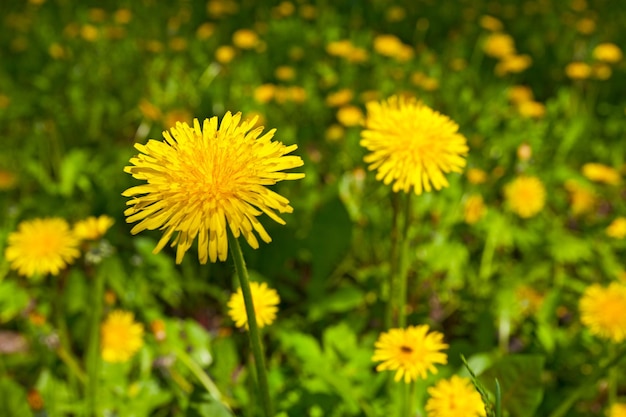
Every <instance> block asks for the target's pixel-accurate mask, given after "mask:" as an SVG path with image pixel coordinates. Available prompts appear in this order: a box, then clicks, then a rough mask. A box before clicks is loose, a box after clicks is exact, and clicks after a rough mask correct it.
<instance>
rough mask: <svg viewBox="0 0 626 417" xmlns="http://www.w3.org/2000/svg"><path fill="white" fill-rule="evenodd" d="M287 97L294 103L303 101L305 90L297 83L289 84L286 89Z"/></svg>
mask: <svg viewBox="0 0 626 417" xmlns="http://www.w3.org/2000/svg"><path fill="white" fill-rule="evenodd" d="M287 93H288V96H289V99H290V100H291V101H293V102H295V103H304V102H305V101H306V97H307V94H306V90H305V89H304V87H300V86H299V85H294V86H291V87H289V88H288V89H287Z"/></svg>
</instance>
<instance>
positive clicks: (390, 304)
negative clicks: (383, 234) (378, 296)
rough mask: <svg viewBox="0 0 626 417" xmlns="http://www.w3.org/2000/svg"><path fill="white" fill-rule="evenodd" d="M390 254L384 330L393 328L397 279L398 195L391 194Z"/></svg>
mask: <svg viewBox="0 0 626 417" xmlns="http://www.w3.org/2000/svg"><path fill="white" fill-rule="evenodd" d="M391 209H392V218H391V254H390V270H389V299H388V300H387V310H386V312H385V313H386V314H385V329H387V330H389V329H391V328H392V327H393V326H394V322H395V320H394V317H395V311H394V300H395V299H396V291H397V279H398V266H399V262H398V252H399V241H400V239H399V237H400V227H399V223H400V222H399V221H398V219H399V218H400V194H398V193H392V194H391Z"/></svg>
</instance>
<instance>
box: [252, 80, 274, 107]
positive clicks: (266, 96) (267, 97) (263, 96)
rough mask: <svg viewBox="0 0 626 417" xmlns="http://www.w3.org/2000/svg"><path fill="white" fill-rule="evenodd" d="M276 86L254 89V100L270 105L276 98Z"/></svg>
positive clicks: (269, 85)
mask: <svg viewBox="0 0 626 417" xmlns="http://www.w3.org/2000/svg"><path fill="white" fill-rule="evenodd" d="M275 93H276V86H275V85H274V84H262V85H260V86H258V87H256V88H255V89H254V99H255V100H256V101H258V102H259V103H263V104H265V103H269V102H270V101H272V99H273V98H274V94H275Z"/></svg>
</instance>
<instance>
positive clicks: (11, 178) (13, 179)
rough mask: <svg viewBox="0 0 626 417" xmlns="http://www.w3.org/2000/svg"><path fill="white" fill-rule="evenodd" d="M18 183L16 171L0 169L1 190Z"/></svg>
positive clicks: (10, 187)
mask: <svg viewBox="0 0 626 417" xmlns="http://www.w3.org/2000/svg"><path fill="white" fill-rule="evenodd" d="M15 184H17V175H16V174H15V173H14V172H11V171H7V170H4V169H0V191H7V190H10V189H12V188H14V187H15Z"/></svg>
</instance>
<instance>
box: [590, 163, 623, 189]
mask: <svg viewBox="0 0 626 417" xmlns="http://www.w3.org/2000/svg"><path fill="white" fill-rule="evenodd" d="M582 173H583V175H584V176H585V177H586V178H588V179H590V180H591V181H595V182H601V183H604V184H609V185H617V184H619V183H620V182H621V180H622V177H621V176H620V174H619V172H618V171H617V170H616V169H615V168H612V167H610V166H608V165H604V164H600V163H597V162H589V163H587V164H585V165H583V168H582Z"/></svg>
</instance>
